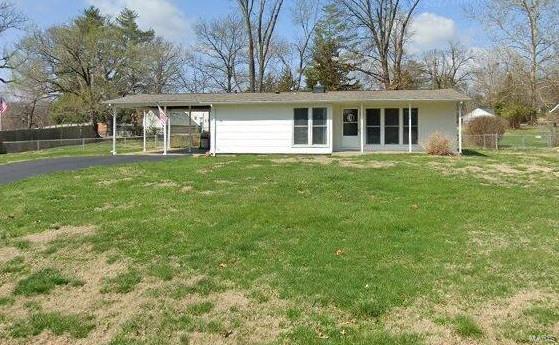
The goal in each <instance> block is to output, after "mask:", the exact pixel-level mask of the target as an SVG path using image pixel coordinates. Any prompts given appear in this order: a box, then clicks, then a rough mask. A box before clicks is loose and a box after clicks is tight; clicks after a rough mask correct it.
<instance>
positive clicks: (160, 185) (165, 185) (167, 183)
mask: <svg viewBox="0 0 559 345" xmlns="http://www.w3.org/2000/svg"><path fill="white" fill-rule="evenodd" d="M143 186H144V187H158V188H174V187H178V186H179V185H178V183H176V182H175V181H171V180H163V181H159V182H147V183H144V184H143Z"/></svg>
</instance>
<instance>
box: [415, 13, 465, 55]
mask: <svg viewBox="0 0 559 345" xmlns="http://www.w3.org/2000/svg"><path fill="white" fill-rule="evenodd" d="M411 31H412V34H413V36H412V38H411V43H410V52H411V53H419V52H422V51H426V50H429V49H435V48H441V47H444V46H446V45H447V44H448V42H449V41H452V40H455V39H456V38H457V29H456V23H455V22H454V20H452V19H451V18H447V17H443V16H439V15H437V14H434V13H430V12H424V13H421V14H419V15H418V16H417V17H416V18H415V20H414V21H413V22H412V24H411Z"/></svg>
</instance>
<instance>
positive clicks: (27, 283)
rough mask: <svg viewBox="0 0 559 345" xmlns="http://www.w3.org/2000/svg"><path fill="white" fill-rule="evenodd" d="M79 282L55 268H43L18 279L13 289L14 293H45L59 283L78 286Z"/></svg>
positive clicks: (29, 294) (27, 294)
mask: <svg viewBox="0 0 559 345" xmlns="http://www.w3.org/2000/svg"><path fill="white" fill-rule="evenodd" d="M81 284H82V283H81V282H80V281H78V280H76V279H71V278H68V277H65V276H63V275H62V274H61V273H60V272H59V271H57V270H55V269H52V268H45V269H43V270H41V271H39V272H35V273H33V274H31V275H30V276H29V277H27V278H24V279H22V280H20V281H19V282H18V283H17V285H16V287H15V289H14V294H15V295H24V296H31V295H39V294H47V293H49V292H51V290H53V289H54V288H55V287H57V286H59V285H72V286H79V285H81Z"/></svg>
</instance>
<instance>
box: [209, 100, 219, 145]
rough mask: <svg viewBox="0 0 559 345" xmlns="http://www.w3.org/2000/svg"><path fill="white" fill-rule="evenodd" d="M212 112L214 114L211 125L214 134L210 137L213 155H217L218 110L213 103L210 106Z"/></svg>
mask: <svg viewBox="0 0 559 345" xmlns="http://www.w3.org/2000/svg"><path fill="white" fill-rule="evenodd" d="M210 109H211V112H210V114H211V115H213V116H212V121H211V126H212V134H211V138H210V147H211V149H210V153H211V154H212V155H213V156H216V155H217V135H216V134H217V130H216V129H217V128H216V127H217V111H216V110H215V107H214V106H213V104H212V105H211V106H210Z"/></svg>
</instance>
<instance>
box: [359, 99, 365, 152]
mask: <svg viewBox="0 0 559 345" xmlns="http://www.w3.org/2000/svg"><path fill="white" fill-rule="evenodd" d="M359 112H360V113H361V114H360V120H361V121H360V122H361V153H365V106H364V105H363V103H361V110H359Z"/></svg>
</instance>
